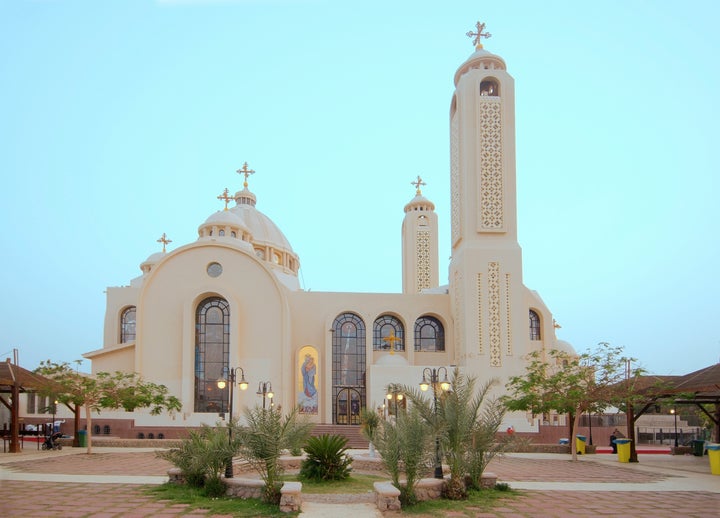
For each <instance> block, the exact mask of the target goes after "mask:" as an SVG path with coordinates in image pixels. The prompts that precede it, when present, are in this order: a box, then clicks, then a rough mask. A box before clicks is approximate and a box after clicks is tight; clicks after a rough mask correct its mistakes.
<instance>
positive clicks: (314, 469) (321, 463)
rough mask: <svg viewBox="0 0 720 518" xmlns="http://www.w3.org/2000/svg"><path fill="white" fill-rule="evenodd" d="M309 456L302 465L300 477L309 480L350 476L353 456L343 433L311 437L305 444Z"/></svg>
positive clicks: (338, 478)
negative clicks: (348, 449)
mask: <svg viewBox="0 0 720 518" xmlns="http://www.w3.org/2000/svg"><path fill="white" fill-rule="evenodd" d="M305 453H306V454H307V458H306V459H305V460H303V461H302V464H301V465H300V478H301V479H307V480H344V479H346V478H348V477H349V476H350V471H351V470H352V468H351V467H350V465H351V464H352V457H351V456H350V455H349V454H348V453H347V439H346V438H345V437H343V436H341V435H328V434H324V435H320V436H318V437H310V438H309V439H308V441H307V443H306V444H305Z"/></svg>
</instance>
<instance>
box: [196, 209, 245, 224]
mask: <svg viewBox="0 0 720 518" xmlns="http://www.w3.org/2000/svg"><path fill="white" fill-rule="evenodd" d="M205 225H232V226H234V227H243V228H245V225H244V224H243V221H242V219H240V218H239V217H238V216H237V214H234V213H233V212H232V211H230V210H219V211H217V212H215V213H214V214H211V215H210V217H208V219H206V220H205V223H203V226H205Z"/></svg>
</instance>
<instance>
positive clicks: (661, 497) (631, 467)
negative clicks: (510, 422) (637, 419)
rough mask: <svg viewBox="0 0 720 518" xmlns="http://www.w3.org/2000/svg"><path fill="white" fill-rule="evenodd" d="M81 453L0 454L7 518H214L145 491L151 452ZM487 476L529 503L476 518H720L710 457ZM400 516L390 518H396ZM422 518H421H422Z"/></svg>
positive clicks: (533, 458)
mask: <svg viewBox="0 0 720 518" xmlns="http://www.w3.org/2000/svg"><path fill="white" fill-rule="evenodd" d="M93 452H94V453H93V455H85V454H84V453H85V450H84V449H80V448H65V449H63V450H62V451H59V452H53V451H49V452H43V451H39V452H36V451H34V450H31V449H26V450H25V451H24V452H23V453H20V454H0V515H2V516H38V515H42V516H62V517H75V516H77V517H110V516H116V517H119V516H122V517H141V516H153V517H165V516H185V517H194V516H205V517H207V516H211V515H210V514H209V513H208V512H207V511H203V510H191V509H189V508H188V506H187V505H185V504H176V503H173V502H169V501H157V500H155V499H153V498H151V497H149V496H147V495H145V493H144V492H143V491H142V486H143V485H147V484H161V483H163V482H165V481H166V480H167V476H166V475H165V472H166V471H167V469H168V467H170V466H169V464H168V463H167V462H166V461H164V460H162V459H157V458H156V457H155V455H154V452H153V450H151V449H140V448H136V449H133V448H102V447H98V448H93ZM488 471H492V472H494V473H496V474H497V475H498V479H499V480H500V481H502V482H507V483H509V484H510V486H511V487H512V488H514V489H519V490H521V493H522V496H520V497H519V498H512V499H507V500H502V501H500V502H499V503H498V505H497V506H496V507H495V508H494V509H493V510H492V511H490V512H484V511H482V510H480V509H471V508H468V509H466V513H464V514H459V513H452V514H451V516H476V517H499V516H502V517H508V516H522V517H533V518H534V517H564V516H614V517H625V516H627V517H631V516H632V517H636V516H647V517H650V516H653V517H660V518H665V517H667V518H669V517H679V516H682V517H694V516H697V517H701V516H702V517H708V516H720V476H713V475H711V474H710V468H709V463H708V459H707V456H706V457H693V456H671V455H642V454H641V455H640V462H639V463H637V464H621V463H619V462H618V461H617V457H616V456H614V455H587V456H584V457H580V458H579V460H578V462H572V461H571V460H570V456H569V455H563V454H508V455H506V456H503V457H499V458H495V459H494V460H493V461H492V462H491V464H490V466H489V467H488ZM303 500H304V503H303V513H302V514H301V516H302V517H303V518H305V517H307V518H314V517H320V518H335V517H337V516H345V517H348V518H350V517H352V518H355V517H365V516H367V517H370V516H374V517H379V516H383V515H382V514H381V513H379V512H378V511H377V509H375V508H374V505H373V504H372V503H370V497H369V495H354V497H353V498H349V497H347V496H342V495H340V496H338V495H327V496H323V497H319V496H315V495H304V498H303ZM401 514H402V513H385V516H399V515H401ZM416 516H417V515H416Z"/></svg>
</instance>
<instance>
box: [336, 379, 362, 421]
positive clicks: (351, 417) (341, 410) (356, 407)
mask: <svg viewBox="0 0 720 518" xmlns="http://www.w3.org/2000/svg"><path fill="white" fill-rule="evenodd" d="M363 406H364V405H363V398H362V393H361V392H360V391H359V390H357V389H355V388H351V387H338V393H337V396H336V397H335V405H334V412H333V424H345V425H359V424H360V409H361V408H362V407H363Z"/></svg>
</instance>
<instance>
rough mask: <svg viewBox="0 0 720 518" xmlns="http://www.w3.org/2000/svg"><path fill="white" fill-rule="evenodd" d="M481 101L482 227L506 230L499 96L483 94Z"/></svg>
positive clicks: (480, 216)
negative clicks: (484, 95)
mask: <svg viewBox="0 0 720 518" xmlns="http://www.w3.org/2000/svg"><path fill="white" fill-rule="evenodd" d="M478 104H479V118H480V120H479V125H480V184H479V188H480V193H479V195H480V200H479V201H480V213H479V219H480V221H479V226H480V228H479V230H480V231H481V232H493V231H494V232H497V231H502V230H504V225H505V222H504V207H503V198H504V193H503V167H502V166H503V160H502V158H503V149H502V117H501V115H502V114H501V104H500V98H494V97H483V102H480V103H478Z"/></svg>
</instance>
